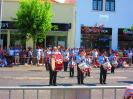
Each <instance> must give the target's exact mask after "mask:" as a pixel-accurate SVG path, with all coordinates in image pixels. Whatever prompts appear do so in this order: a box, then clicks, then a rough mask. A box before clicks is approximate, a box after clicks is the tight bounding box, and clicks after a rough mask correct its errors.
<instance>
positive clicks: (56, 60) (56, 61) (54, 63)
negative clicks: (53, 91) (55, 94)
mask: <svg viewBox="0 0 133 99" xmlns="http://www.w3.org/2000/svg"><path fill="white" fill-rule="evenodd" d="M62 68H63V56H62V54H61V52H60V51H59V50H58V48H57V47H54V52H53V53H52V58H51V66H50V70H49V73H50V79H49V85H54V86H56V78H57V72H58V71H60V70H62Z"/></svg>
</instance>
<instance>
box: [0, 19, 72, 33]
mask: <svg viewBox="0 0 133 99" xmlns="http://www.w3.org/2000/svg"><path fill="white" fill-rule="evenodd" d="M52 25H53V26H57V29H54V28H52V29H51V30H52V31H68V30H69V29H71V23H52ZM1 29H17V27H16V26H15V22H14V21H2V25H1Z"/></svg>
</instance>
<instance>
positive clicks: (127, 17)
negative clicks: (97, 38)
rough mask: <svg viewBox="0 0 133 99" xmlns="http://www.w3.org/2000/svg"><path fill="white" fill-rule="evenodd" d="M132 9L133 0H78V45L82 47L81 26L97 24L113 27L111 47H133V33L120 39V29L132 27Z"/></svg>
mask: <svg viewBox="0 0 133 99" xmlns="http://www.w3.org/2000/svg"><path fill="white" fill-rule="evenodd" d="M132 10H133V0H77V12H76V13H77V15H76V25H77V26H76V33H77V35H76V40H75V41H76V42H75V43H76V44H75V45H77V46H76V47H80V40H81V26H82V25H84V26H89V27H93V26H94V25H95V24H97V25H101V24H103V25H104V27H108V28H112V36H111V39H112V42H111V43H110V47H112V48H113V49H117V48H118V47H119V46H120V45H122V46H123V47H128V46H130V47H133V33H131V35H128V36H127V39H124V40H120V41H119V40H118V30H121V29H122V28H126V29H127V28H130V27H131V25H132V24H133V13H132ZM127 32H129V31H127ZM128 38H130V40H128Z"/></svg>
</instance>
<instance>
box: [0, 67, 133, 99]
mask: <svg viewBox="0 0 133 99" xmlns="http://www.w3.org/2000/svg"><path fill="white" fill-rule="evenodd" d="M132 74H133V68H118V69H116V72H115V74H110V72H108V75H107V84H106V85H104V86H109V85H111V86H117V85H119V86H123V85H130V84H133V75H132ZM48 80H49V73H48V72H47V71H46V70H45V68H44V67H43V66H42V67H37V66H15V67H11V68H0V86H26V87H30V86H35V87H36V86H39V87H41V86H42V87H43V86H47V85H48V82H49V81H48ZM57 82H58V86H78V85H77V78H76V72H75V77H74V78H70V77H69V72H63V71H61V72H59V73H58V78H57ZM83 86H103V85H101V84H99V69H97V68H93V69H92V71H91V76H90V77H85V85H83ZM105 93H106V94H105V95H104V97H105V98H104V99H114V97H113V95H111V94H110V93H113V90H106V91H105ZM123 93H124V90H119V91H117V98H116V99H122V95H123ZM8 95H9V92H8V91H2V90H0V99H9V98H8ZM100 96H101V90H94V91H93V92H92V99H102V98H100ZM36 97H37V95H36V91H33V90H32V91H31V90H28V91H26V92H25V99H37V98H36ZM97 97H98V98H97ZM10 99H23V95H22V91H21V90H20V91H12V92H11V98H10ZM39 99H50V91H48V90H46V91H39ZM59 99H62V98H59ZM70 99H71V98H70ZM72 99H73V98H72ZM86 99H88V98H86Z"/></svg>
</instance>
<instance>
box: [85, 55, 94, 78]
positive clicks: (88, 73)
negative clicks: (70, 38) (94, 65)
mask: <svg viewBox="0 0 133 99" xmlns="http://www.w3.org/2000/svg"><path fill="white" fill-rule="evenodd" d="M85 62H86V64H87V66H88V68H87V69H86V76H90V65H91V62H92V61H91V58H90V56H89V55H86V59H85Z"/></svg>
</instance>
